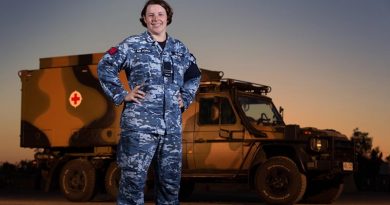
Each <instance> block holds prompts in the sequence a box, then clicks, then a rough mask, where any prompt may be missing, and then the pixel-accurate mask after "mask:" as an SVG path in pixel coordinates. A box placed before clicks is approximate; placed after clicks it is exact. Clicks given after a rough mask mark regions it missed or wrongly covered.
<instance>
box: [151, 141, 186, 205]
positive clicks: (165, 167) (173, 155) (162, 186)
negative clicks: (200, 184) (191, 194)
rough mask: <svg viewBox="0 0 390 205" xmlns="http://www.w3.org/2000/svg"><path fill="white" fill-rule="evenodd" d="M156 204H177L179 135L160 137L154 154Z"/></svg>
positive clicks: (179, 153) (179, 159) (179, 175)
mask: <svg viewBox="0 0 390 205" xmlns="http://www.w3.org/2000/svg"><path fill="white" fill-rule="evenodd" d="M155 158H156V164H155V177H156V179H157V180H156V181H155V183H156V186H155V188H156V192H155V193H156V203H157V204H158V205H160V204H161V205H162V204H169V205H176V204H179V190H180V178H181V163H182V161H181V160H182V146H181V134H169V135H162V136H161V138H160V141H159V144H158V147H157V150H156V153H155Z"/></svg>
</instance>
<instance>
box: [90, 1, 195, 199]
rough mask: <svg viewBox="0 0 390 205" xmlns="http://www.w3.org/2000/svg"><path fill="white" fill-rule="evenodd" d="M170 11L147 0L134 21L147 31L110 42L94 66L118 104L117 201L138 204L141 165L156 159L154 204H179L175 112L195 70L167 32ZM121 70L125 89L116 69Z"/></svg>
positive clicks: (191, 92)
mask: <svg viewBox="0 0 390 205" xmlns="http://www.w3.org/2000/svg"><path fill="white" fill-rule="evenodd" d="M172 15H173V11H172V9H171V7H170V6H169V4H168V3H167V2H165V1H163V0H149V1H147V2H146V4H145V6H144V8H143V9H142V12H141V18H140V21H141V23H142V25H143V26H144V27H146V29H147V31H145V32H144V33H141V34H139V35H134V36H130V37H128V38H126V39H125V40H124V41H123V42H122V43H120V44H119V45H117V46H116V47H112V48H111V49H110V50H108V51H107V53H106V54H105V55H104V56H103V58H102V59H101V61H100V62H99V65H98V77H99V80H100V83H101V86H102V88H103V90H104V92H105V93H106V94H107V96H108V97H109V98H111V99H112V101H113V102H114V103H115V104H116V105H120V104H122V103H124V110H123V113H122V116H121V130H122V131H121V137H120V140H119V144H118V151H117V162H118V165H119V166H120V168H121V179H120V182H119V195H118V204H143V203H144V195H143V190H144V185H145V180H146V176H147V170H148V168H149V166H150V164H151V161H152V159H153V158H155V159H156V163H155V164H156V166H155V167H154V168H155V184H156V186H155V188H156V204H179V200H178V193H179V188H180V176H181V158H182V148H181V129H182V124H181V123H182V122H181V119H182V116H181V113H182V112H183V111H184V110H185V109H187V108H188V106H189V105H190V103H191V102H192V100H193V98H194V96H195V93H196V91H197V89H198V87H199V81H200V70H199V69H198V66H197V65H196V62H195V58H194V57H193V56H192V54H190V53H189V51H188V49H187V48H186V47H185V45H184V44H183V43H181V42H180V41H178V40H176V39H174V38H172V37H171V36H169V35H168V34H167V26H168V25H169V24H170V23H171V22H172ZM122 69H123V70H125V72H126V75H127V79H128V84H129V87H130V89H131V91H127V90H126V89H124V86H123V85H122V84H121V82H120V80H119V78H118V74H119V72H120V71H121V70H122Z"/></svg>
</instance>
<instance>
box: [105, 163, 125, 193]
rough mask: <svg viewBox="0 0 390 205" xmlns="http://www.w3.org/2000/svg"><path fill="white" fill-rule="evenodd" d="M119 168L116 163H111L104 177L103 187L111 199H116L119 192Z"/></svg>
mask: <svg viewBox="0 0 390 205" xmlns="http://www.w3.org/2000/svg"><path fill="white" fill-rule="evenodd" d="M120 173H121V172H120V168H119V167H118V165H117V163H116V162H111V163H110V165H109V166H108V168H107V171H106V175H105V177H104V186H105V188H106V191H107V193H108V194H109V195H110V197H111V198H112V199H116V198H117V196H118V192H119V179H120Z"/></svg>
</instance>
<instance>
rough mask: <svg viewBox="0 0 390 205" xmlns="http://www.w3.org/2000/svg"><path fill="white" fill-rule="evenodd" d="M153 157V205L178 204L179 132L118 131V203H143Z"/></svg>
mask: <svg viewBox="0 0 390 205" xmlns="http://www.w3.org/2000/svg"><path fill="white" fill-rule="evenodd" d="M153 158H154V159H155V163H153V164H154V174H155V175H154V182H155V201H156V204H158V205H160V204H161V205H162V204H170V205H176V204H179V197H178V196H179V189H180V177H181V159H182V147H181V134H166V135H158V134H146V133H139V132H134V131H122V133H121V138H120V141H119V144H118V153H117V161H118V165H119V167H120V168H121V178H120V181H119V193H118V199H117V204H118V205H125V204H126V205H133V204H137V205H139V204H144V186H145V181H146V178H147V172H148V168H149V166H150V164H151V162H152V159H153Z"/></svg>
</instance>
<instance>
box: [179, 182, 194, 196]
mask: <svg viewBox="0 0 390 205" xmlns="http://www.w3.org/2000/svg"><path fill="white" fill-rule="evenodd" d="M194 188H195V182H193V181H190V180H182V181H181V182H180V192H179V199H180V201H187V200H188V198H189V197H190V196H191V194H192V192H193V191H194Z"/></svg>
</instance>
